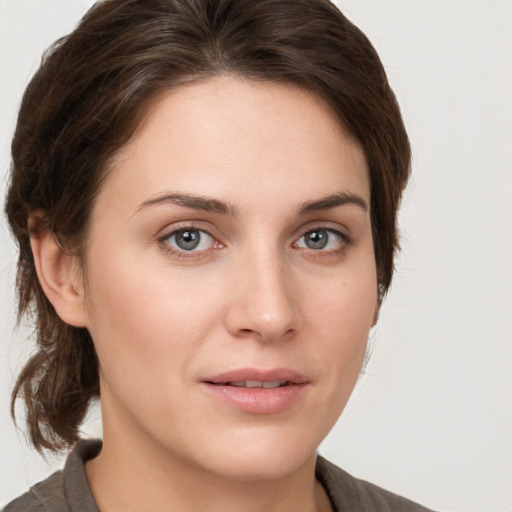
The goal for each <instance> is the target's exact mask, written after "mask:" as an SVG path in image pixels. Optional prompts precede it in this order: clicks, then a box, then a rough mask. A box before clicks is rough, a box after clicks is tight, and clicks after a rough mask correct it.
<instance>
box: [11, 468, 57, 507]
mask: <svg viewBox="0 0 512 512" xmlns="http://www.w3.org/2000/svg"><path fill="white" fill-rule="evenodd" d="M49 510H52V511H55V512H56V511H60V510H67V507H66V503H65V502H64V490H63V483H62V471H57V472H56V473H53V475H51V476H50V477H48V478H47V479H46V480H43V481H42V482H39V483H38V484H36V485H34V486H33V487H31V488H30V490H29V491H28V492H26V493H25V494H22V495H21V496H19V497H18V498H16V499H15V500H13V501H11V502H10V503H9V504H8V505H7V506H6V507H5V508H4V509H3V510H2V512H47V511H49Z"/></svg>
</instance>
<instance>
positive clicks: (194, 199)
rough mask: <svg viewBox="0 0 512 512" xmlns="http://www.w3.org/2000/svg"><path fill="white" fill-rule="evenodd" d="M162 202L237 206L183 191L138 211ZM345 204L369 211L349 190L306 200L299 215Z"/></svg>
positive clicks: (221, 208)
mask: <svg viewBox="0 0 512 512" xmlns="http://www.w3.org/2000/svg"><path fill="white" fill-rule="evenodd" d="M161 204H175V205H177V206H182V207H184V208H190V209H192V210H202V211H206V212H213V213H219V214H221V215H229V216H235V215H236V208H235V207H234V205H232V204H229V203H225V202H223V201H219V200H218V199H213V198H208V197H204V196H197V195H192V194H185V193H181V192H172V193H166V194H162V195H160V196H157V197H153V198H151V199H148V200H147V201H144V202H143V203H141V204H140V205H139V206H138V207H137V209H136V212H138V211H140V210H142V209H143V208H147V207H150V206H156V205H161ZM345 205H355V206H357V207H359V208H361V209H362V210H364V211H368V205H367V204H366V201H365V200H364V199H363V198H362V197H360V196H358V195H356V194H351V193H348V192H337V193H336V194H332V195H330V196H327V197H322V198H320V199H316V200H314V201H306V202H305V203H303V204H302V205H301V206H299V208H298V210H297V215H299V216H304V215H306V214H308V213H311V212H318V211H322V210H330V209H332V208H336V207H338V206H345Z"/></svg>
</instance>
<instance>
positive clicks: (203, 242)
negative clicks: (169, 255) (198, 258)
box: [161, 228, 217, 252]
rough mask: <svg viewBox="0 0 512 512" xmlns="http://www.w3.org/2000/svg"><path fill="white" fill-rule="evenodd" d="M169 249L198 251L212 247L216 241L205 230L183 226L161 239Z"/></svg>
mask: <svg viewBox="0 0 512 512" xmlns="http://www.w3.org/2000/svg"><path fill="white" fill-rule="evenodd" d="M161 242H162V243H164V244H165V245H167V246H168V247H169V249H170V250H171V251H177V252H200V251H206V250H208V249H211V248H214V246H215V244H216V243H217V242H216V241H215V240H214V238H213V237H212V236H211V235H209V234H208V233H207V232H206V231H203V230H201V229H195V228H184V229H178V230H176V231H173V232H172V233H170V234H169V235H166V236H165V237H164V238H162V239H161Z"/></svg>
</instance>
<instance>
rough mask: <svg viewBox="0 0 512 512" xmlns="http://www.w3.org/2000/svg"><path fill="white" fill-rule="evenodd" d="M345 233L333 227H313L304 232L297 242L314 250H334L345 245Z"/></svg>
mask: <svg viewBox="0 0 512 512" xmlns="http://www.w3.org/2000/svg"><path fill="white" fill-rule="evenodd" d="M344 242H345V239H344V237H343V235H342V234H341V233H339V232H337V231H334V230H331V229H312V230H311V231H308V232H307V233H304V234H303V235H302V236H301V237H300V238H299V239H298V240H297V242H296V246H297V247H303V248H306V249H312V250H314V251H321V250H333V249H337V248H339V247H340V246H342V245H343V243H344Z"/></svg>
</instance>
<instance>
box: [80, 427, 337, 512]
mask: <svg viewBox="0 0 512 512" xmlns="http://www.w3.org/2000/svg"><path fill="white" fill-rule="evenodd" d="M143 441H144V440H140V439H139V442H136V443H134V442H133V440H130V442H129V443H124V442H123V439H120V438H119V436H110V435H109V434H108V431H105V433H104V444H103V449H102V451H101V453H100V454H99V455H98V457H97V458H96V459H94V460H91V461H89V462H88V463H87V465H86V472H87V477H88V480H89V484H90V487H91V490H92V493H93V495H94V498H95V500H96V503H97V504H98V507H99V509H100V510H101V511H102V512H118V511H123V512H131V511H139V510H152V511H154V512H163V511H168V510H180V511H183V512H192V511H194V512H195V511H199V510H208V511H209V512H226V511H237V512H260V511H261V510H265V511H268V512H277V511H282V510H294V511H296V512H318V511H322V512H324V511H329V510H331V508H330V505H329V500H328V498H327V495H326V493H325V491H324V490H323V488H322V487H321V485H320V484H319V483H318V482H316V481H315V476H314V471H315V462H316V455H315V454H312V455H311V457H309V458H308V459H307V460H306V461H305V462H304V464H303V465H302V466H301V467H299V468H298V469H297V471H295V472H294V473H293V474H291V475H286V476H284V477H280V478H275V479H257V480H237V479H236V478H233V477H223V476H222V475H216V474H212V473H211V472H209V471H207V470H205V469H203V468H200V467H197V466H194V465H192V464H190V463H188V462H187V461H185V460H181V459H180V458H177V457H173V456H172V455H168V454H165V451H164V450H162V447H157V446H151V445H150V444H148V443H145V442H143ZM127 447H128V448H127Z"/></svg>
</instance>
